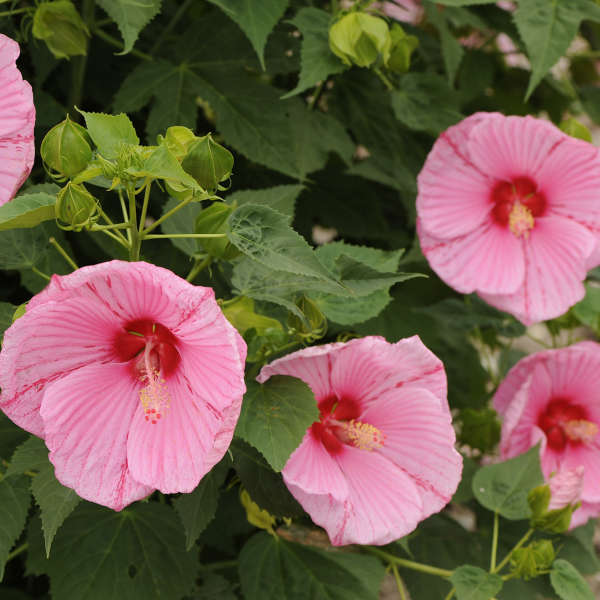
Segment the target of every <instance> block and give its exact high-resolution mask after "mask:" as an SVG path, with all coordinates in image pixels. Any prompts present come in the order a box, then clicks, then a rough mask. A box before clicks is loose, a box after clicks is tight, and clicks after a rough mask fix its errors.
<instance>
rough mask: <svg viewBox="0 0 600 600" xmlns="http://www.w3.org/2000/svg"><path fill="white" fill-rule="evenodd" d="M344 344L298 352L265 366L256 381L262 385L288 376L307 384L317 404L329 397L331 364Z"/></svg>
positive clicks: (316, 347)
mask: <svg viewBox="0 0 600 600" xmlns="http://www.w3.org/2000/svg"><path fill="white" fill-rule="evenodd" d="M343 347H344V344H341V343H334V344H324V345H323V346H312V347H310V348H305V349H304V350H298V351H297V352H293V353H292V354H288V355H287V356H284V357H282V358H278V359H277V360H274V361H273V362H272V363H269V364H268V365H265V366H264V367H263V368H262V369H261V371H260V373H259V375H258V377H257V378H256V381H258V382H259V383H264V382H265V381H267V379H269V377H272V376H273V375H290V376H292V377H297V378H298V379H302V381H304V383H306V384H308V385H309V386H310V388H311V390H312V391H313V394H314V395H315V398H316V399H317V402H318V401H320V400H323V399H324V398H327V397H328V396H330V395H331V394H332V392H333V390H332V387H331V380H330V378H331V371H332V369H333V362H334V359H335V357H336V356H337V354H338V353H339V351H340V350H341V349H342V348H343Z"/></svg>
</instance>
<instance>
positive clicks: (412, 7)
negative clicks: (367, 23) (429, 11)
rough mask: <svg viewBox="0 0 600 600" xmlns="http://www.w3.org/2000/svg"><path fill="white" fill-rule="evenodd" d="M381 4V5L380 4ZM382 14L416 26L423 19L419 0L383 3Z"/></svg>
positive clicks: (395, 0) (398, 0) (396, 0)
mask: <svg viewBox="0 0 600 600" xmlns="http://www.w3.org/2000/svg"><path fill="white" fill-rule="evenodd" d="M380 4H381V3H380ZM381 10H382V12H383V13H384V14H385V15H387V16H388V17H391V18H392V19H396V20H397V21H402V22H403V23H411V24H412V25H417V24H418V23H419V21H420V20H421V19H422V18H423V14H424V12H425V11H424V9H423V6H422V5H421V1H420V0H394V1H393V2H383V6H382V7H381Z"/></svg>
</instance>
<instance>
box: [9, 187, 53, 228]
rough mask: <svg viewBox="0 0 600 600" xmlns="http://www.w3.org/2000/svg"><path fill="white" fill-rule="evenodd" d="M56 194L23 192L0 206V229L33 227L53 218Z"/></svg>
mask: <svg viewBox="0 0 600 600" xmlns="http://www.w3.org/2000/svg"><path fill="white" fill-rule="evenodd" d="M55 204H56V196H55V195H51V194H46V193H37V194H24V195H22V196H17V197H16V198H13V200H11V201H10V202H8V203H7V204H4V205H3V206H0V231H2V230H4V229H17V228H22V227H35V226H36V225H39V224H40V223H41V222H42V221H49V220H52V219H54V205H55Z"/></svg>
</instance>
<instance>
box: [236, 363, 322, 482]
mask: <svg viewBox="0 0 600 600" xmlns="http://www.w3.org/2000/svg"><path fill="white" fill-rule="evenodd" d="M318 419H319V411H318V409H317V403H316V401H315V397H314V394H313V393H312V390H311V389H310V388H309V387H308V385H306V383H304V382H303V381H301V380H300V379H296V378H295V377H288V376H285V375H276V376H274V377H271V378H270V379H269V380H268V381H267V382H265V383H263V384H258V383H255V382H254V381H250V382H248V391H247V392H246V395H245V396H244V403H243V404H242V413H241V415H240V419H239V421H238V424H237V428H236V430H235V431H236V435H238V436H240V437H241V438H243V439H245V440H246V441H247V442H249V443H250V444H252V445H253V446H254V447H255V448H257V449H258V450H259V451H260V452H261V454H262V455H263V456H264V457H265V458H266V459H267V461H268V462H269V464H270V465H271V466H272V467H273V469H275V470H276V471H281V469H283V467H284V466H285V463H286V462H287V460H288V458H289V457H290V454H291V453H292V452H293V451H294V450H295V449H296V448H297V447H298V446H299V445H300V442H301V441H302V438H303V437H304V434H305V433H306V430H307V429H308V427H309V426H310V425H312V424H313V423H314V422H315V421H317V420H318Z"/></svg>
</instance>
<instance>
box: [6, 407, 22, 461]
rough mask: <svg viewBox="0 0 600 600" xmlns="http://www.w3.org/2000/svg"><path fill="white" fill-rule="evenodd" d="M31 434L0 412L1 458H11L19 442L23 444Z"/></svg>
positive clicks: (7, 459)
mask: <svg viewBox="0 0 600 600" xmlns="http://www.w3.org/2000/svg"><path fill="white" fill-rule="evenodd" d="M28 437H29V434H28V433H27V432H26V431H24V430H23V429H21V428H20V427H18V426H17V425H15V424H14V423H13V422H12V421H11V420H10V419H9V418H8V417H7V416H6V415H5V414H4V413H3V412H0V458H1V459H4V460H6V461H9V460H10V457H11V456H12V455H13V453H14V451H15V450H16V448H17V447H18V446H19V444H22V443H23V442H24V441H25V440H26V439H27V438H28Z"/></svg>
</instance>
